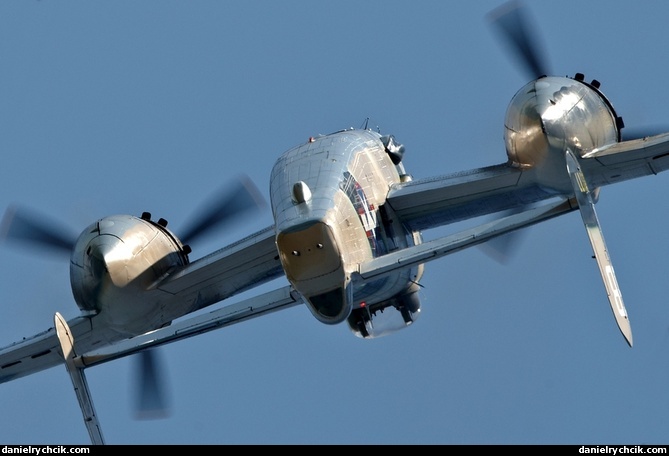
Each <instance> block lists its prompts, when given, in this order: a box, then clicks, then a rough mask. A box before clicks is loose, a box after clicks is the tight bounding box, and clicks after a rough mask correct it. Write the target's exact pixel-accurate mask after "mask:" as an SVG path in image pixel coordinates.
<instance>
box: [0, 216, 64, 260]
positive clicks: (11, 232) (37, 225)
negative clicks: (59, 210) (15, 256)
mask: <svg viewBox="0 0 669 456" xmlns="http://www.w3.org/2000/svg"><path fill="white" fill-rule="evenodd" d="M8 239H11V240H15V241H18V242H20V243H22V244H23V245H24V246H28V247H33V248H42V247H46V248H47V249H49V250H51V251H55V252H58V253H66V254H68V255H69V254H70V253H72V250H73V249H74V244H75V241H76V236H75V235H74V234H72V232H71V231H70V230H69V229H67V228H65V227H64V226H62V225H61V224H59V223H57V222H54V221H52V220H50V219H48V218H46V217H45V216H43V215H38V214H37V213H36V212H33V211H31V210H29V209H26V208H22V207H18V206H10V207H9V208H8V209H7V210H6V211H5V215H4V216H3V218H2V222H0V241H2V242H4V241H5V240H8Z"/></svg>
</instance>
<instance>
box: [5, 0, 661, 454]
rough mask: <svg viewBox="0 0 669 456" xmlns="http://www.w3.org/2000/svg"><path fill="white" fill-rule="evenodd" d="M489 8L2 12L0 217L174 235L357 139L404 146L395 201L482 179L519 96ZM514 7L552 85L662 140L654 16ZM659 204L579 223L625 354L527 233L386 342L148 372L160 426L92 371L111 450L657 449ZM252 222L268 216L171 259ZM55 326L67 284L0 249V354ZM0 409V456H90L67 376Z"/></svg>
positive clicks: (45, 264) (197, 349)
mask: <svg viewBox="0 0 669 456" xmlns="http://www.w3.org/2000/svg"><path fill="white" fill-rule="evenodd" d="M499 4H501V2H499V1H482V0H481V1H477V2H464V1H462V2H460V1H449V2H442V1H423V2H409V1H395V0H391V1H364V2H358V1H356V2H354V1H347V0H344V1H337V2H324V1H321V2H307V1H282V2H272V1H253V2H215V1H194V2H176V1H144V2H129V1H115V2H102V1H95V2H72V1H69V2H68V1H65V2H56V1H50V0H44V1H21V2H19V1H7V2H2V3H0V61H1V62H2V64H1V65H0V123H1V125H2V128H1V130H2V134H0V150H2V155H1V156H2V166H0V208H2V210H4V208H5V207H7V206H8V205H10V204H12V203H19V204H23V205H26V206H28V207H30V208H33V209H36V210H38V211H40V212H43V213H44V214H46V215H47V216H49V217H50V218H53V219H56V220H60V221H62V223H64V224H65V225H67V226H70V227H72V231H73V232H74V233H78V232H80V231H81V230H82V229H83V228H84V227H86V226H87V225H88V224H89V223H91V222H93V221H94V220H96V219H97V218H100V217H103V216H105V215H111V214H121V213H128V214H135V215H139V214H141V213H142V212H143V211H150V212H152V213H153V214H154V217H156V218H157V217H163V218H165V219H167V220H168V221H169V222H170V228H172V229H173V230H174V231H175V232H176V233H178V232H179V227H181V226H186V224H187V223H186V222H187V221H188V217H189V216H190V215H192V214H193V213H194V211H195V210H196V209H197V208H198V207H199V205H200V203H201V202H203V201H205V200H206V199H207V197H209V195H211V194H212V193H213V192H214V191H216V190H217V189H218V188H220V187H221V186H222V185H224V184H225V183H226V182H227V180H228V179H230V178H232V177H234V176H236V175H237V174H240V173H245V174H248V175H249V176H250V177H251V178H252V179H253V181H254V182H255V183H256V184H257V185H258V187H259V188H260V190H261V192H262V193H263V195H265V197H266V198H267V199H269V195H268V183H269V173H270V170H271V167H272V165H273V163H274V160H275V159H276V157H278V156H279V155H280V154H281V153H282V152H283V151H285V150H287V149H288V148H290V147H292V146H294V145H296V144H299V143H301V142H303V141H304V140H306V139H307V138H308V137H309V136H312V135H316V134H320V133H329V132H332V131H336V130H339V129H342V128H347V127H360V126H361V125H363V123H364V121H365V119H366V118H370V125H371V126H373V127H377V126H378V128H379V129H380V130H381V131H382V132H384V133H390V134H394V135H395V137H396V138H397V139H398V140H399V141H400V142H402V143H403V144H404V145H405V146H406V149H407V152H406V154H405V166H406V168H407V170H408V171H409V172H410V173H411V174H413V176H414V177H415V178H421V177H428V176H432V175H438V174H447V173H450V172H454V171H460V170H467V169H471V168H476V167H480V166H487V165H492V164H497V163H501V162H503V161H505V160H506V155H505V152H504V143H503V140H502V131H503V119H504V113H505V110H506V107H507V105H508V103H509V101H510V100H511V98H512V97H513V95H514V93H515V92H516V91H517V90H518V89H520V87H521V86H522V85H523V84H524V83H525V82H527V76H526V75H525V73H524V72H523V71H522V70H521V68H520V67H519V66H518V65H517V64H516V61H515V60H513V58H512V57H510V56H509V55H508V53H507V52H506V50H505V48H504V47H502V46H501V44H500V43H499V38H498V36H497V35H495V34H494V33H493V32H492V31H491V30H490V28H489V26H488V24H487V23H486V20H485V17H484V16H485V14H486V13H487V12H488V11H490V10H491V9H493V8H494V7H496V6H498V5H499ZM529 6H530V10H531V13H532V16H533V17H534V19H535V20H536V22H537V26H538V27H539V29H540V33H541V36H542V41H543V43H544V46H545V50H546V54H547V56H548V61H549V64H550V67H551V68H552V69H553V72H554V73H555V74H557V75H570V76H572V75H573V74H574V73H576V72H582V73H584V74H585V75H586V79H588V80H589V79H593V78H595V79H598V80H599V81H601V82H602V87H601V89H602V91H603V92H604V93H605V94H606V95H607V96H608V97H609V99H610V100H611V102H612V103H613V105H614V106H615V107H616V109H617V111H618V114H619V115H621V116H623V118H624V119H625V123H626V125H627V126H628V127H630V128H632V127H637V126H638V127H643V126H648V125H657V124H665V125H669V111H668V110H667V106H668V105H669V103H668V102H669V88H668V87H667V84H666V74H667V63H666V62H667V55H666V54H667V52H666V48H667V42H668V40H669V39H668V38H667V37H666V17H667V13H668V8H669V7H667V5H666V4H665V3H664V2H660V1H659V0H658V1H643V2H622V1H616V2H605V1H603V0H596V1H595V0H593V1H589V0H585V1H575V0H573V1H572V0H569V1H556V2H547V1H542V2H531V3H529ZM667 130H668V131H669V128H667ZM667 194H669V175H659V176H653V177H647V178H643V179H639V180H637V181H630V182H626V183H622V184H619V185H616V186H612V187H607V188H604V189H602V191H601V195H600V200H599V203H598V204H597V211H598V215H599V219H600V222H601V223H602V227H603V230H604V235H605V237H606V241H607V245H608V248H609V252H610V255H611V258H612V260H613V263H614V265H615V269H616V273H617V277H618V282H619V284H620V287H621V289H622V293H623V298H624V300H625V303H626V305H627V310H628V313H629V316H630V321H631V324H632V330H633V334H634V348H629V347H628V346H627V344H626V343H625V341H624V339H623V337H622V336H621V334H620V333H619V331H618V329H617V328H616V325H615V321H614V319H613V316H612V315H611V310H610V308H609V306H608V303H607V299H606V294H605V291H604V287H603V285H602V283H601V279H600V276H599V272H598V269H597V265H596V263H595V262H594V260H592V258H591V255H592V250H591V248H590V244H589V241H588V238H587V235H586V233H585V230H584V228H583V225H582V222H581V219H580V216H579V215H578V214H577V213H572V214H569V215H566V216H563V217H562V218H560V219H557V220H552V221H549V222H546V223H544V224H542V225H539V226H536V227H533V228H531V229H528V230H526V233H525V234H526V236H525V237H524V238H523V240H522V242H521V243H519V244H518V246H517V251H516V252H515V255H514V256H513V257H512V258H511V259H510V261H508V262H507V263H505V264H500V263H497V262H495V261H493V260H491V259H490V258H489V257H487V256H486V255H484V254H483V253H482V252H481V251H480V250H479V249H478V248H474V249H470V250H467V251H462V252H459V253H456V254H454V255H452V256H449V257H446V258H444V259H441V260H439V261H437V262H433V263H430V264H429V265H427V267H426V272H425V276H424V278H423V281H422V284H423V285H424V289H423V292H422V303H423V311H422V316H421V318H420V320H418V322H417V323H416V324H415V325H413V326H412V327H410V328H408V329H406V330H404V331H401V332H399V333H396V334H394V335H392V336H389V337H384V338H380V339H377V340H371V341H365V340H360V339H357V338H356V337H354V336H353V335H352V333H351V332H350V331H349V330H348V328H347V327H346V326H344V325H339V326H334V327H330V326H325V325H323V324H321V323H319V322H317V321H316V320H315V319H314V318H313V316H312V315H311V314H310V312H309V311H308V310H307V309H306V308H303V307H297V308H292V309H289V310H285V311H282V312H279V313H275V314H272V315H269V316H265V317H262V318H259V319H257V320H254V321H249V322H245V323H242V324H239V325H236V326H234V327H230V328H226V329H223V330H220V331H214V332H212V333H209V334H206V335H203V336H198V337H196V338H192V339H189V340H186V341H181V342H177V343H174V344H171V345H168V346H166V347H164V348H162V349H161V350H160V355H161V359H162V361H163V362H164V365H165V367H166V377H167V382H168V386H169V390H170V395H171V415H170V416H169V418H167V419H162V420H155V421H141V420H135V419H134V417H133V405H132V394H133V388H132V385H133V373H134V372H133V367H135V366H134V362H133V361H134V360H133V359H128V360H120V361H115V362H112V363H108V364H105V365H102V366H98V367H95V368H91V369H89V370H87V371H86V375H87V378H88V381H89V386H90V389H91V391H92V394H93V397H94V400H95V407H96V410H97V414H98V417H99V419H100V422H101V424H102V428H103V432H104V436H105V439H106V440H107V442H108V443H111V444H583V443H590V444H666V443H667V428H666V426H667V422H669V358H668V354H669V303H668V302H667V301H668V299H667V296H668V284H669V282H668V281H667V272H666V271H667V270H669V260H667V254H666V253H667V251H669V239H668V238H667V236H666V229H665V227H666V225H667V222H668V220H667V218H668V215H669V208H668V207H667V204H666V195H667ZM271 222H272V220H271V214H270V213H269V210H266V211H265V212H263V213H261V214H259V215H258V216H257V217H255V218H254V219H252V220H251V221H249V222H247V223H246V224H245V225H243V226H239V227H236V228H235V229H231V230H229V231H228V232H223V233H220V235H219V236H218V237H216V236H214V237H211V238H208V239H207V240H206V242H202V243H201V244H199V245H194V246H193V247H194V252H193V254H192V255H191V258H192V259H194V258H198V257H200V256H203V255H205V254H206V253H209V252H211V251H213V250H215V249H217V248H220V247H222V246H224V245H226V244H228V243H230V242H232V241H234V240H235V239H237V238H239V237H240V236H243V235H244V233H246V232H251V231H256V230H258V229H261V228H264V227H265V226H268V225H270V224H271ZM283 283H284V282H281V281H277V282H276V283H273V284H270V285H271V286H278V285H280V284H283ZM269 288H270V286H265V287H262V288H261V290H267V289H269ZM56 311H59V312H61V313H62V314H63V315H64V316H65V317H67V318H71V317H74V316H76V315H77V313H78V309H77V307H76V305H75V304H74V301H73V299H72V296H71V291H70V285H69V268H68V260H67V258H62V257H57V256H53V255H49V254H44V255H42V256H40V255H35V252H33V251H25V250H22V249H17V248H12V247H11V246H0V345H2V346H4V345H7V344H9V343H11V342H14V341H17V340H20V339H21V338H22V337H25V336H30V335H33V334H34V333H36V332H39V331H41V330H44V329H46V328H48V327H50V326H52V323H53V314H54V312H56ZM0 404H2V413H0V443H3V444H56V443H61V444H86V443H88V442H89V440H88V434H87V432H86V429H85V427H84V424H83V422H82V419H81V414H80V411H79V408H78V405H77V401H76V399H75V395H74V391H73V390H72V386H71V384H70V380H69V377H68V375H67V373H66V371H65V368H64V367H63V368H54V369H50V370H48V371H44V372H42V373H39V374H36V375H33V376H31V377H27V378H23V379H20V380H17V381H14V382H10V383H7V384H3V385H0Z"/></svg>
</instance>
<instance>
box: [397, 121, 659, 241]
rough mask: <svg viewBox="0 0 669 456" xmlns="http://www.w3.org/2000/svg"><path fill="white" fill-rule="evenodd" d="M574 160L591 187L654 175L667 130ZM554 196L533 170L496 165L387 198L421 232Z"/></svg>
mask: <svg viewBox="0 0 669 456" xmlns="http://www.w3.org/2000/svg"><path fill="white" fill-rule="evenodd" d="M579 164H580V166H581V169H582V170H583V174H584V175H585V178H586V180H587V182H588V185H589V186H590V187H591V188H593V189H594V188H598V187H603V186H606V185H610V184H614V183H617V182H622V181H625V180H629V179H635V178H638V177H644V176H650V175H653V174H658V173H660V172H663V171H666V170H667V169H669V133H665V134H661V135H657V136H651V137H646V138H641V139H635V140H630V141H624V142H620V143H615V144H612V145H609V146H605V147H602V148H600V149H595V150H592V151H590V152H589V153H587V154H585V155H584V156H583V157H582V158H580V159H579ZM565 169H566V167H565ZM565 175H566V171H565ZM556 196H561V195H559V194H558V193H557V192H556V191H551V190H548V189H546V188H545V187H543V186H542V185H541V179H540V176H537V174H536V172H535V170H534V168H527V169H522V168H516V167H514V166H511V165H510V164H508V163H502V164H499V165H495V166H490V167H486V168H478V169H473V170H470V171H465V172H458V173H453V174H449V175H444V176H440V177H434V178H426V179H416V180H413V181H409V182H404V183H401V184H397V185H394V186H393V187H392V189H391V190H390V192H389V194H388V198H387V202H388V204H389V205H390V206H391V207H392V208H393V209H394V211H395V213H396V214H397V215H398V216H399V217H400V218H401V219H402V221H403V222H404V223H406V224H407V225H408V226H409V227H410V228H412V229H417V230H426V229H429V228H434V227H437V226H442V225H446V224H449V223H454V222H458V221H461V220H465V219H470V218H474V217H478V216H481V215H487V214H492V213H496V212H500V211H506V210H509V209H515V208H519V207H523V206H528V205H530V204H533V203H537V202H540V201H544V200H546V199H549V198H553V197H556ZM562 196H569V195H562Z"/></svg>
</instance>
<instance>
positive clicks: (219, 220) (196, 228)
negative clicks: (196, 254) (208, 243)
mask: <svg viewBox="0 0 669 456" xmlns="http://www.w3.org/2000/svg"><path fill="white" fill-rule="evenodd" d="M264 204H265V203H264V199H263V197H262V196H261V195H260V192H259V191H258V189H257V188H256V186H255V185H254V184H253V182H252V181H251V179H249V178H248V177H246V176H240V177H239V178H238V179H236V180H235V181H233V182H232V183H231V184H229V185H228V187H226V188H224V189H222V190H221V191H220V192H218V193H217V194H215V195H214V196H213V198H212V199H211V200H210V201H209V202H208V203H207V204H206V205H204V206H203V207H202V209H201V210H200V211H199V212H200V214H199V216H198V217H196V218H195V219H194V220H193V222H192V223H191V224H190V225H189V226H188V227H187V228H186V229H185V230H184V232H183V233H182V234H181V236H180V239H181V241H182V242H183V243H184V244H190V243H191V242H193V241H194V240H195V239H198V238H202V237H203V236H205V235H207V234H209V233H211V232H212V230H214V229H217V230H220V229H221V228H223V227H224V226H225V225H226V224H229V223H231V222H235V221H238V217H240V216H242V215H248V214H249V213H250V212H251V210H256V209H259V208H261V207H262V206H264Z"/></svg>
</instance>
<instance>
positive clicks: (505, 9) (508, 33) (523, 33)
mask: <svg viewBox="0 0 669 456" xmlns="http://www.w3.org/2000/svg"><path fill="white" fill-rule="evenodd" d="M487 18H488V20H489V21H490V24H491V25H492V26H493V27H495V28H496V29H497V31H498V32H500V33H501V35H502V39H503V40H504V41H506V43H507V45H509V46H510V47H511V51H512V52H514V53H515V54H516V56H517V57H518V58H519V59H520V62H521V64H522V65H523V66H524V67H525V70H526V72H527V73H528V74H529V76H530V78H532V79H536V78H539V77H541V76H547V75H550V74H552V73H551V72H550V70H549V68H548V66H547V65H546V63H545V61H544V56H545V55H546V53H545V52H544V51H543V45H542V44H541V42H540V40H539V38H538V37H539V34H538V33H536V32H535V29H534V27H532V24H533V23H534V22H533V21H531V20H530V16H529V11H528V10H527V8H526V7H525V6H524V5H523V3H521V2H520V1H510V2H507V3H505V4H503V5H502V6H500V7H498V8H495V9H494V10H492V11H490V12H489V13H488V14H487Z"/></svg>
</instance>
